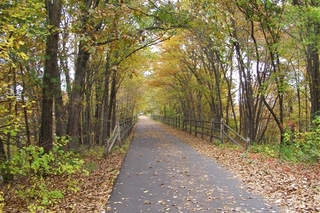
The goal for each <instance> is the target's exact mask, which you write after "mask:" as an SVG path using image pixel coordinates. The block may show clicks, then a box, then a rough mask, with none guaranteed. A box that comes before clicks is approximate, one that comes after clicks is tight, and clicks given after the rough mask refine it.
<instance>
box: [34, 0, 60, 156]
mask: <svg viewBox="0 0 320 213" xmlns="http://www.w3.org/2000/svg"><path fill="white" fill-rule="evenodd" d="M61 6H62V2H61V0H46V9H47V15H48V24H49V25H51V26H54V29H53V30H52V32H51V33H50V35H49V36H48V37H47V42H46V60H45V69H44V74H43V96H42V110H41V127H40V137H39V145H40V146H42V147H43V148H44V150H45V152H49V151H50V150H51V149H52V146H53V100H54V98H55V95H56V94H55V91H56V88H57V87H60V85H58V84H57V80H58V78H59V70H58V63H57V62H58V58H57V53H58V41H59V33H58V32H57V31H56V28H59V24H60V19H61Z"/></svg>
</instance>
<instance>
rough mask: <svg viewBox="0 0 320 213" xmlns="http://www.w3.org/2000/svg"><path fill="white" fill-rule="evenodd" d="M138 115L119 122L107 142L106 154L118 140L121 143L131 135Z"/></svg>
mask: <svg viewBox="0 0 320 213" xmlns="http://www.w3.org/2000/svg"><path fill="white" fill-rule="evenodd" d="M137 120H138V118H137V116H133V117H130V118H126V119H123V120H120V121H118V122H117V124H116V126H115V128H114V129H113V131H112V134H111V135H110V138H109V139H108V141H107V143H106V144H105V155H107V154H108V153H109V152H110V151H111V149H112V147H113V146H114V144H115V143H116V142H117V143H118V144H121V143H122V142H123V141H124V140H126V139H127V138H128V136H129V135H130V133H131V131H132V129H133V127H134V125H135V124H136V123H137Z"/></svg>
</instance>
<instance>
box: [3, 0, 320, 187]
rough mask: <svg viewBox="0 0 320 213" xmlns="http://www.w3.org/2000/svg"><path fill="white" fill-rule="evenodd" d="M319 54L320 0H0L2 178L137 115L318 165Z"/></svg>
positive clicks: (102, 139) (96, 140)
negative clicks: (196, 126)
mask: <svg viewBox="0 0 320 213" xmlns="http://www.w3.org/2000/svg"><path fill="white" fill-rule="evenodd" d="M319 49H320V1H318V0H285V1H281V0H197V1H192V0H176V1H170V0H43V1H39V0H27V1H26V0H14V1H12V0H2V1H1V2H0V70H1V73H0V85H1V87H0V103H1V104H0V121H1V122H0V161H1V164H2V166H1V173H2V179H3V181H4V182H10V181H11V180H13V179H14V178H15V177H17V176H21V175H30V171H32V172H35V173H37V174H39V170H41V171H40V173H41V174H46V173H48V170H47V168H46V167H44V168H42V167H41V166H38V167H37V165H35V164H32V163H33V161H34V160H35V156H38V157H39V156H40V157H41V156H43V155H48V156H51V155H50V153H51V154H52V153H53V151H54V150H56V148H55V147H58V149H60V148H62V150H64V151H65V154H66V153H68V154H69V151H67V150H73V151H74V150H78V149H79V148H80V147H83V146H85V147H93V146H96V145H100V146H103V145H104V144H105V143H106V141H107V139H108V138H109V136H110V133H111V132H112V130H113V128H114V127H115V125H116V122H117V121H119V120H121V119H125V118H128V117H132V116H134V115H136V114H137V113H138V112H140V111H144V112H145V113H150V114H160V115H165V116H180V117H182V118H193V119H198V120H210V119H212V118H215V119H217V120H219V119H221V118H224V119H225V121H226V122H227V123H228V125H230V126H231V127H232V128H233V129H235V130H236V131H237V132H239V133H240V134H241V135H243V136H245V137H249V138H250V139H251V141H252V142H253V144H266V145H273V144H280V145H283V146H292V145H293V146H294V149H293V151H292V150H291V151H292V152H297V153H300V152H301V153H300V155H301V156H304V160H306V161H309V160H310V161H317V160H318V159H319V157H320V140H319V139H318V136H317V132H318V131H320V130H319V123H320V120H319V119H318V112H319V110H320V80H319V78H320V63H319ZM301 150H302V151H304V152H303V153H302V151H301ZM308 150H309V151H308ZM310 150H312V151H310ZM291 151H290V152H291ZM34 153H38V154H34ZM56 153H60V154H61V152H59V151H57V152H56ZM40 157H39V158H40ZM51 157H53V158H55V157H57V156H56V155H53V156H51ZM51 157H50V160H48V162H49V161H50V162H51V160H52V159H51ZM48 158H49V157H48ZM24 161H26V162H27V163H26V164H28V165H29V167H28V168H27V165H25V164H24V163H22V162H24ZM52 161H53V160H52ZM65 162H67V160H66V161H65ZM42 163H44V162H42ZM30 165H32V166H33V168H30ZM65 165H66V164H65ZM72 165H78V164H77V163H76V162H74V163H73V164H72ZM24 166H26V167H24ZM32 166H31V167H32ZM48 167H52V164H50V163H48ZM23 168H26V169H27V170H28V169H29V170H28V171H27V172H21V171H22V170H23ZM48 169H49V168H48ZM74 169H75V170H77V169H78V168H74ZM71 170H72V169H71ZM59 171H60V170H59Z"/></svg>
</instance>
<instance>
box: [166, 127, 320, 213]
mask: <svg viewBox="0 0 320 213" xmlns="http://www.w3.org/2000/svg"><path fill="white" fill-rule="evenodd" d="M162 127H163V128H164V129H166V130H167V131H168V132H170V133H172V134H174V135H176V136H177V137H179V138H181V139H182V140H183V141H185V142H187V143H189V144H190V145H192V146H193V147H194V148H195V149H197V150H198V151H199V152H201V153H203V154H204V155H206V156H208V157H212V158H215V159H216V160H217V161H218V162H219V163H221V164H222V165H224V166H225V167H226V168H228V169H229V170H231V172H233V173H234V175H235V176H237V177H238V179H240V180H241V181H242V182H243V183H244V184H245V185H246V186H247V188H248V190H249V191H252V192H255V193H259V194H262V196H263V197H264V198H265V199H267V200H268V201H269V202H273V203H275V204H277V205H278V206H280V207H282V209H284V212H320V164H317V165H304V164H292V163H289V162H285V161H281V160H279V159H274V158H269V157H267V156H264V155H262V154H256V153H249V152H245V151H244V150H235V149H230V148H224V147H217V146H216V145H214V144H213V143H209V142H207V141H204V140H202V139H199V138H196V137H194V136H192V135H189V134H188V133H186V132H183V131H181V130H178V129H175V128H171V127H169V126H166V125H162Z"/></svg>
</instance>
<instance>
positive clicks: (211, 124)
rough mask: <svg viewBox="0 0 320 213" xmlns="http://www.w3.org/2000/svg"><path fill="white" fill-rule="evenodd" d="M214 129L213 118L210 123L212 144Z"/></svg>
mask: <svg viewBox="0 0 320 213" xmlns="http://www.w3.org/2000/svg"><path fill="white" fill-rule="evenodd" d="M212 128H213V118H212V119H211V122H210V142H212V138H213V135H212V134H213V131H212Z"/></svg>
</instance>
